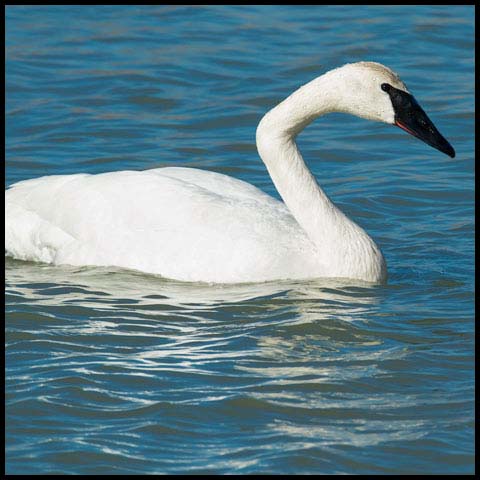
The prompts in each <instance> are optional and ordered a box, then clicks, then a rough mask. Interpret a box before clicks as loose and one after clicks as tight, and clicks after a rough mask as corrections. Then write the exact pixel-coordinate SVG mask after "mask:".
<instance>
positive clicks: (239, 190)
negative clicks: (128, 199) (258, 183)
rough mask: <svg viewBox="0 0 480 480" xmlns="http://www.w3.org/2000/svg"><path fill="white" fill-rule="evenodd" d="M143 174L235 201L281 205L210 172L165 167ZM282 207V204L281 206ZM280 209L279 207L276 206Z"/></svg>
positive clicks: (239, 182) (241, 183)
mask: <svg viewBox="0 0 480 480" xmlns="http://www.w3.org/2000/svg"><path fill="white" fill-rule="evenodd" d="M145 173H148V174H152V175H159V176H163V177H169V178H174V179H176V180H180V181H182V182H184V183H186V184H190V185H192V186H197V187H200V188H203V189H205V190H207V191H210V192H212V193H214V194H216V195H222V196H225V197H229V198H232V199H233V198H235V199H254V200H258V201H261V202H267V203H271V202H272V204H273V203H276V204H278V203H281V202H279V201H278V200H276V199H274V198H273V197H271V196H270V195H267V194H266V193H265V192H263V191H262V190H260V189H259V188H257V187H255V186H254V185H252V184H250V183H247V182H244V181H242V180H239V179H238V178H235V177H230V176H228V175H224V174H222V173H217V172H212V171H210V170H200V169H197V168H186V167H165V168H154V169H151V170H146V171H145ZM282 205H283V204H282ZM278 206H279V207H280V205H278Z"/></svg>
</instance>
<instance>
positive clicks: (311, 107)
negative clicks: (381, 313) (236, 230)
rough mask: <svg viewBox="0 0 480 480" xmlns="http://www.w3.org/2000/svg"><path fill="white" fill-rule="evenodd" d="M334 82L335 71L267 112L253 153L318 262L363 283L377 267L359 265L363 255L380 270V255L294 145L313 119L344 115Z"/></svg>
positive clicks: (337, 81) (336, 80)
mask: <svg viewBox="0 0 480 480" xmlns="http://www.w3.org/2000/svg"><path fill="white" fill-rule="evenodd" d="M338 77H339V76H338V75H337V74H336V71H335V70H333V71H331V72H328V73H327V74H325V75H323V76H321V77H319V78H316V79H315V80H313V81H311V82H310V83H307V84H306V85H304V86H303V87H301V88H300V89H298V90H297V91H295V92H294V93H293V94H292V95H290V96H289V97H288V98H287V99H286V100H284V101H283V102H282V103H280V104H279V105H277V106H276V107H275V108H273V109H272V110H270V111H269V112H268V113H267V114H266V115H265V116H264V117H263V119H262V120H261V122H260V124H259V126H258V128H257V148H258V152H259V154H260V157H261V158H262V160H263V161H264V163H265V165H266V167H267V169H268V172H269V174H270V176H271V178H272V181H273V183H274V185H275V187H276V188H277V190H278V192H279V193H280V195H281V197H282V199H283V201H284V202H285V204H286V205H287V207H288V208H289V210H290V212H291V213H292V215H293V216H294V217H295V219H296V220H297V222H298V223H299V225H300V226H301V227H302V228H303V230H304V231H305V232H306V234H307V236H308V237H309V238H310V240H311V241H312V242H313V243H314V245H315V246H316V247H317V252H318V258H319V260H320V262H322V263H323V264H325V265H332V266H334V269H335V271H334V272H333V273H334V274H335V276H352V275H354V274H355V275H357V277H356V278H362V277H365V278H369V277H370V276H371V273H372V272H371V271H370V270H371V269H373V270H375V269H377V267H376V266H374V265H365V261H364V258H365V254H367V258H369V256H371V254H372V253H371V252H372V251H373V252H374V256H375V257H379V258H381V262H380V263H383V265H384V261H383V257H382V255H381V253H380V250H379V249H378V247H377V246H376V245H375V243H374V242H373V240H371V238H370V237H369V236H368V235H367V234H366V232H365V231H364V230H363V229H362V228H360V227H359V226H358V225H357V224H356V223H354V222H353V221H352V220H350V219H349V218H348V217H347V216H346V215H345V214H344V213H343V212H342V211H341V210H340V209H339V208H337V207H336V206H335V204H334V203H333V202H332V201H331V200H330V199H329V198H328V197H327V195H326V193H325V192H324V191H323V190H322V189H321V187H320V186H319V185H318V183H317V181H316V179H315V177H314V176H313V175H312V173H311V172H310V170H309V169H308V167H307V166H306V165H305V162H304V160H303V158H302V155H301V153H300V152H299V150H298V148H297V145H296V143H295V137H296V136H297V135H298V133H300V131H301V130H303V129H304V128H305V127H306V126H307V125H308V124H309V123H311V122H312V121H313V120H314V119H316V118H318V117H319V116H321V115H324V114H326V113H329V112H332V111H347V109H346V108H344V107H343V105H342V103H343V100H342V97H341V93H339V92H341V90H342V82H343V78H342V77H341V75H340V78H338ZM367 263H368V261H367ZM377 263H378V262H377ZM332 268H333V267H332ZM379 268H380V270H381V269H382V268H384V267H381V266H380V267H379ZM352 269H353V270H355V269H356V270H355V271H352ZM365 270H368V272H367V273H365ZM385 274H386V271H385V272H384V273H381V272H380V273H378V275H377V276H382V275H383V276H385ZM382 279H383V278H382Z"/></svg>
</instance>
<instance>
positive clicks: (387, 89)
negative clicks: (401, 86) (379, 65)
mask: <svg viewBox="0 0 480 480" xmlns="http://www.w3.org/2000/svg"><path fill="white" fill-rule="evenodd" d="M380 88H381V89H382V90H383V91H384V92H388V91H389V90H390V89H391V88H392V87H391V86H390V85H389V84H388V83H382V84H381V85H380Z"/></svg>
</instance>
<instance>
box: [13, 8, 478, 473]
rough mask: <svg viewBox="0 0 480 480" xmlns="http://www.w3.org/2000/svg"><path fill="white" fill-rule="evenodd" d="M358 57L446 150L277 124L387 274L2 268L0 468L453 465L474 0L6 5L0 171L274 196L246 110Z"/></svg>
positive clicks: (366, 127) (463, 310) (465, 285)
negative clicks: (246, 277) (191, 175)
mask: <svg viewBox="0 0 480 480" xmlns="http://www.w3.org/2000/svg"><path fill="white" fill-rule="evenodd" d="M358 60H373V61H379V62H381V63H384V64H385V65H387V66H389V67H390V68H392V69H393V70H395V71H396V72H397V73H399V74H400V76H401V77H402V79H403V80H404V81H405V83H406V84H407V86H408V88H409V89H410V91H411V92H412V93H413V94H414V95H415V97H416V98H417V100H418V101H419V103H420V104H421V105H422V106H423V108H424V109H425V110H426V112H427V113H428V115H429V116H430V118H431V119H432V120H433V121H434V123H435V124H436V126H437V127H438V129H439V130H440V131H441V132H442V133H443V135H444V136H445V137H446V138H447V139H448V140H449V141H450V142H451V143H452V145H453V146H454V147H455V149H456V152H457V156H456V158H455V159H451V158H449V157H447V156H446V155H443V154H441V153H440V152H438V151H437V150H434V149H432V148H430V147H429V146H427V145H426V144H424V143H422V142H420V141H418V140H417V139H414V138H412V137H410V136H408V135H407V134H406V133H405V132H403V131H401V130H400V129H397V128H394V127H391V126H387V125H383V124H374V123H371V122H367V121H366V120H361V119H358V118H353V117H348V116H346V115H341V114H332V115H329V116H328V117H326V118H322V119H321V120H319V121H317V122H315V123H314V124H312V125H311V126H310V127H309V128H308V129H307V130H306V131H305V132H303V133H302V134H301V135H300V136H299V138H298V143H299V147H300V149H301V150H302V152H303V155H304V157H305V158H306V160H307V162H308V164H309V166H310V168H311V170H312V171H313V173H314V174H315V175H316V176H317V178H318V181H319V183H320V184H321V185H322V186H323V187H324V188H325V190H326V192H327V193H328V195H329V196H330V197H331V198H332V199H333V200H334V201H335V202H336V204H337V205H338V206H339V207H340V208H342V209H343V210H344V211H345V212H346V213H347V214H348V215H349V216H351V217H352V218H354V219H355V221H357V222H358V223H359V224H360V225H362V227H364V228H365V229H366V230H367V231H368V232H369V234H370V235H371V236H372V237H373V238H374V239H375V241H376V242H377V243H378V244H379V245H380V247H381V248H382V250H383V252H384V254H385V257H386V260H387V263H388V267H389V283H388V285H386V286H377V287H372V286H368V285H358V284H355V283H349V282H343V283H338V282H337V283H335V282H327V281H325V280H323V281H322V280H316V281H304V282H285V281H284V282H271V283H264V284H250V285H229V286H225V285H217V286H213V285H205V284H186V283H181V282H175V281H171V280H165V279H161V278H158V277H155V276H149V275H144V274H141V273H139V272H128V271H121V270H115V269H108V268H74V267H53V266H49V265H43V264H34V263H26V262H21V261H17V260H12V259H9V258H8V259H6V472H7V473H9V474H38V473H43V474H61V473H63V474H80V473H86V474H108V473H110V474H130V473H144V474H145V473H148V474H151V473H160V474H162V473H175V474H184V473H222V474H224V473H252V474H253V473H255V474H257V473H271V474H279V473H296V474H312V473H320V474H332V473H342V474H381V473H387V474H399V473H416V474H445V473H450V474H466V473H470V474H471V473H473V472H474V404H473V402H474V8H473V7H471V6H394V7H388V6H369V7H368V6H367V7H357V6H332V7H326V6H300V7H286V6H283V7H281V6H208V7H198V6H197V7H186V6H143V7H134V6H103V7H99V6H50V7H32V6H22V7H20V6H14V7H11V6H10V7H7V9H6V159H5V161H6V170H5V172H6V185H10V184H12V183H14V182H16V181H19V180H23V179H28V178H34V177H38V176H42V175H52V174H68V173H77V172H90V173H95V172H105V171H112V170H113V171H114V170H124V169H139V170H142V169H147V168H155V167H160V166H167V165H168V166H171V165H175V166H189V167H196V168H203V169H209V170H214V171H217V172H222V173H227V174H229V175H232V176H235V177H237V178H241V179H243V180H246V181H248V182H250V183H252V184H254V185H256V186H258V187H259V188H262V189H263V190H265V191H266V192H268V193H269V194H271V195H274V196H278V194H277V193H276V191H275V189H274V187H273V184H272V183H271V180H270V178H269V176H268V174H267V172H266V170H265V168H264V166H263V164H262V162H261V161H260V159H259V158H258V155H257V153H256V148H255V143H254V139H255V128H256V125H257V123H258V121H259V120H260V118H261V116H262V115H263V114H264V113H265V112H266V111H267V110H268V109H269V108H271V107H273V106H274V105H275V104H276V103H278V102H279V101H281V100H282V99H283V98H284V97H285V96H287V95H288V94H289V93H291V92H292V91H293V90H295V89H296V88H297V87H299V86H300V85H302V84H303V83H306V82H307V81H309V80H311V79H313V78H315V77H316V76H319V75H321V74H322V73H324V72H325V71H327V70H329V69H331V68H334V67H337V66H340V65H342V64H344V63H347V62H353V61H358Z"/></svg>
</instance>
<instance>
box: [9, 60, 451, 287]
mask: <svg viewBox="0 0 480 480" xmlns="http://www.w3.org/2000/svg"><path fill="white" fill-rule="evenodd" d="M330 112H344V113H349V114H352V115H355V116H358V117H362V118H365V119H368V120H372V121H378V122H383V123H387V124H390V125H396V126H398V127H400V128H402V129H403V130H405V131H406V132H408V133H409V134H411V135H414V136H415V137H417V138H419V139H421V140H423V141H424V142H425V143H427V144H429V145H430V146H432V147H434V148H436V149H438V150H439V151H441V152H443V153H445V154H447V155H449V156H450V157H452V158H453V157H454V156H455V151H454V149H453V148H452V146H451V145H450V144H449V142H448V141H447V140H446V139H445V138H444V137H443V136H442V135H441V134H440V132H439V131H438V130H437V129H436V128H435V126H434V125H433V123H432V122H431V120H430V119H429V118H428V116H427V115H426V113H425V112H424V111H423V110H422V108H421V107H420V106H419V104H418V103H417V102H416V100H415V98H414V97H413V96H412V95H411V94H410V92H409V91H408V90H407V87H406V86H405V84H404V83H403V82H402V81H401V80H400V78H399V77H398V75H397V74H396V73H394V72H393V71H392V70H390V69H389V68H388V67H386V66H384V65H382V64H379V63H375V62H357V63H349V64H346V65H343V66H342V67H339V68H336V69H334V70H330V71H328V72H326V73H325V74H323V75H321V76H319V77H317V78H315V79H314V80H312V81H310V82H309V83H307V84H305V85H303V86H302V87H301V88H299V89H298V90H296V91H295V92H293V93H292V94H291V95H290V96H289V97H288V98H286V99H285V100H284V101H282V102H281V103H280V104H278V105H277V106H276V107H274V108H273V109H272V110H270V111H269V112H268V113H267V114H266V115H265V116H264V117H263V118H262V119H261V121H260V123H259V125H258V127H257V131H256V142H257V149H258V153H259V155H260V157H261V158H262V160H263V162H264V163H265V165H266V167H267V170H268V173H269V174H270V177H271V179H272V181H273V183H274V185H275V187H276V189H277V190H278V192H279V194H280V196H281V197H282V199H283V202H281V201H279V200H276V199H274V198H273V197H271V196H269V195H267V194H266V193H264V192H263V191H261V190H259V189H258V188H256V187H255V186H253V185H250V184H248V183H246V182H243V181H241V180H238V179H236V178H232V177H229V176H226V175H223V174H220V173H215V172H211V171H206V170H200V169H193V168H179V167H165V168H156V169H150V170H145V171H117V172H108V173H100V174H93V175H92V174H86V173H79V174H74V175H52V176H44V177H41V178H36V179H30V180H24V181H20V182H18V183H15V184H13V185H11V186H10V187H9V188H8V189H7V190H6V191H5V253H6V255H8V256H11V257H14V258H17V259H21V260H29V261H38V262H46V263H51V264H55V265H60V264H70V265H78V266H80V265H82V266H83V265H96V266H115V267H121V268H127V269H134V270H139V271H143V272H147V273H152V274H158V275H161V276H162V277H166V278H170V279H176V280H181V281H192V282H211V283H243V282H264V281H270V280H280V279H308V278H321V277H331V278H332V277H333V278H348V279H353V280H360V281H365V282H373V283H380V284H381V283H385V282H386V280H387V266H386V262H385V259H384V257H383V255H382V252H381V250H380V248H379V247H378V246H377V245H376V244H375V242H374V241H373V240H372V239H371V238H370V237H369V235H368V234H367V233H366V232H365V230H363V229H362V228H361V227H360V226H359V225H357V224H356V223H355V222H354V221H353V220H351V219H350V218H349V217H347V216H346V215H345V214H344V213H343V212H342V211H341V210H340V209H339V208H338V207H337V206H336V205H335V204H334V203H333V202H332V201H331V200H330V199H329V198H328V196H327V195H326V194H325V192H324V191H323V190H322V188H321V187H320V186H319V184H318V183H317V181H316V179H315V177H314V176H313V175H312V173H311V172H310V170H309V169H308V167H307V166H306V164H305V162H304V160H303V158H302V155H301V153H300V152H299V150H298V148H297V145H296V143H295V138H296V136H297V135H298V134H299V133H300V132H301V131H302V130H303V129H304V128H305V127H306V126H307V125H308V124H309V123H311V122H312V121H313V120H314V119H316V118H318V117H320V116H322V115H325V114H327V113H330Z"/></svg>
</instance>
